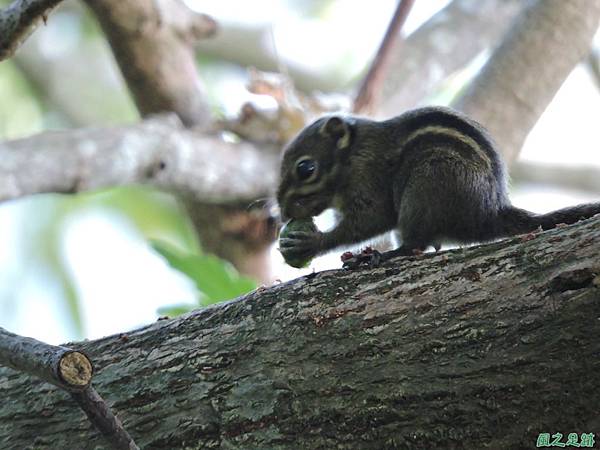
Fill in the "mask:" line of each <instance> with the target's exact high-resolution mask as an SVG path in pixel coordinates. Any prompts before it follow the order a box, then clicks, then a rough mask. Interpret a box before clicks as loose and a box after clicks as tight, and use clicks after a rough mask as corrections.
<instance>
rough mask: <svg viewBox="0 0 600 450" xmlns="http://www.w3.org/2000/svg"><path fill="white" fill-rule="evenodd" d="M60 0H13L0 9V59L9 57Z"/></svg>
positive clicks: (44, 19)
mask: <svg viewBox="0 0 600 450" xmlns="http://www.w3.org/2000/svg"><path fill="white" fill-rule="evenodd" d="M61 1H62V0H15V1H13V2H12V3H11V4H10V5H8V6H7V7H6V8H4V9H2V10H1V11H0V61H2V60H3V59H6V58H10V57H11V56H12V55H13V54H14V53H15V51H16V50H17V49H18V48H19V47H20V46H21V44H22V43H23V42H25V40H26V39H27V37H29V35H30V34H31V33H32V32H33V30H35V29H36V27H37V26H38V25H39V23H40V22H42V21H44V22H45V21H46V19H47V18H48V14H50V12H51V11H52V10H53V9H54V8H55V7H56V5H58V4H59V3H60V2H61Z"/></svg>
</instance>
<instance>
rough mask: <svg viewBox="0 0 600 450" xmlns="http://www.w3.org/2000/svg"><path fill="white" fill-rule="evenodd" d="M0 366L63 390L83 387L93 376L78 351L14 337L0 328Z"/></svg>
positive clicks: (91, 368) (89, 367)
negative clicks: (31, 376) (23, 373)
mask: <svg viewBox="0 0 600 450" xmlns="http://www.w3.org/2000/svg"><path fill="white" fill-rule="evenodd" d="M0 365H3V366H6V367H10V368H11V369H14V370H18V371H20V372H25V373H27V374H29V375H33V376H35V377H38V378H41V379H42V380H44V381H47V382H48V383H51V384H53V385H55V386H58V387H59V388H61V389H65V390H67V391H82V390H84V389H85V388H87V387H88V386H89V385H90V383H91V381H92V376H93V373H94V369H93V366H92V362H91V361H90V359H89V358H88V357H87V356H86V355H85V354H83V353H82V352H79V351H75V350H72V349H70V348H66V347H59V346H55V345H50V344H46V343H44V342H40V341H38V340H36V339H32V338H28V337H23V336H18V335H16V334H13V333H10V332H8V331H6V330H5V329H3V328H0Z"/></svg>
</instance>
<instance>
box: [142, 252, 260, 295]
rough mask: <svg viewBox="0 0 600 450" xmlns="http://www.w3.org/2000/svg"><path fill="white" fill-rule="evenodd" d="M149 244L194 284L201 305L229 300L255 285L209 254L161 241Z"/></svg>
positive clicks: (224, 262) (230, 266) (227, 264)
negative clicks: (201, 253)
mask: <svg viewBox="0 0 600 450" xmlns="http://www.w3.org/2000/svg"><path fill="white" fill-rule="evenodd" d="M152 247H153V248H154V249H155V250H156V251H157V252H158V253H160V254H161V255H162V256H163V257H164V258H165V259H166V260H167V261H168V263H169V264H170V265H171V267H173V268H174V269H177V270H179V271H180V272H182V273H184V274H185V275H187V276H188V277H189V278H190V279H191V280H192V281H193V282H194V283H195V284H196V287H197V288H198V290H199V291H200V293H201V294H202V298H201V300H200V304H201V305H203V306H206V305H210V304H213V303H218V302H221V301H224V300H229V299H232V298H235V297H238V296H240V295H242V294H245V293H247V292H249V291H251V290H252V289H254V288H256V283H255V282H254V281H253V280H251V279H250V278H246V277H243V276H241V275H240V274H239V273H238V272H237V271H236V270H235V269H234V268H233V266H232V265H231V264H229V263H228V262H226V261H223V260H222V259H220V258H217V257H216V256H213V255H200V254H194V253H183V252H181V251H179V250H177V249H175V248H174V247H173V246H171V245H169V244H166V243H165V242H160V241H152Z"/></svg>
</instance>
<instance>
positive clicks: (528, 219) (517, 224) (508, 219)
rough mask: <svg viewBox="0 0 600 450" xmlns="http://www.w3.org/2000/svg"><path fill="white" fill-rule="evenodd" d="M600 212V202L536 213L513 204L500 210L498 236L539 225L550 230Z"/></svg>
mask: <svg viewBox="0 0 600 450" xmlns="http://www.w3.org/2000/svg"><path fill="white" fill-rule="evenodd" d="M599 213H600V202H597V203H585V204H583V205H577V206H569V207H567V208H562V209H558V210H556V211H552V212H549V213H547V214H535V213H532V212H530V211H526V210H524V209H520V208H515V207H514V206H512V205H511V206H507V207H505V208H503V209H502V210H501V211H500V214H499V216H500V219H501V220H500V223H501V226H500V230H498V231H499V232H500V236H498V237H501V236H513V235H515V234H523V233H529V232H531V231H534V230H536V229H537V228H539V227H541V228H542V230H549V229H551V228H554V227H556V225H558V224H561V223H564V224H572V223H575V222H577V221H579V220H583V219H588V218H590V217H592V216H594V215H596V214H599Z"/></svg>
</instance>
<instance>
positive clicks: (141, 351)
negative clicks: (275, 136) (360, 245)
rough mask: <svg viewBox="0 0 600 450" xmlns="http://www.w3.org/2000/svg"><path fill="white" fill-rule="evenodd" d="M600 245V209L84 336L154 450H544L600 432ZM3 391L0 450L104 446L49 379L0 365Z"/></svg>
mask: <svg viewBox="0 0 600 450" xmlns="http://www.w3.org/2000/svg"><path fill="white" fill-rule="evenodd" d="M599 244H600V217H597V218H595V219H590V220H587V221H584V222H580V223H578V224H576V225H573V226H569V227H563V228H559V229H555V230H551V231H548V232H543V233H538V234H533V233H532V234H529V235H524V236H520V237H516V238H513V239H509V240H504V241H500V242H496V243H492V244H489V245H484V246H479V247H471V248H467V249H456V250H451V251H447V252H443V253H438V254H425V255H423V256H420V257H414V258H401V259H397V260H393V261H390V262H388V263H386V264H384V265H383V266H382V267H379V268H376V269H369V270H358V271H341V270H334V271H326V272H320V273H317V274H314V275H312V276H307V277H303V278H299V279H296V280H294V281H291V282H288V283H284V284H280V285H276V286H273V287H270V288H261V289H258V290H257V291H255V292H253V293H250V294H248V295H246V296H244V297H242V298H240V299H237V300H234V301H231V302H228V303H225V304H221V305H216V306H214V307H210V308H206V309H203V310H198V311H195V312H193V313H190V314H188V315H186V316H182V317H180V318H176V319H174V320H163V321H159V322H157V323H155V324H153V325H150V326H147V327H145V328H142V329H139V330H135V331H132V332H128V333H124V334H121V335H115V336H110V337H106V338H103V339H99V340H95V341H89V342H82V343H77V344H73V345H72V347H73V348H75V349H77V350H83V351H84V352H86V353H87V354H88V355H89V356H90V357H91V359H92V361H93V362H94V365H95V370H96V375H95V378H94V386H95V388H96V389H97V390H98V392H99V393H100V395H102V396H103V397H104V398H105V400H106V401H107V402H108V403H109V404H110V405H111V406H112V408H113V410H114V411H115V413H116V414H117V415H118V416H119V418H120V419H121V420H122V422H123V424H124V426H125V428H126V429H127V430H128V431H129V433H130V434H131V435H132V437H133V438H134V439H135V440H136V442H137V444H138V445H139V446H140V448H144V449H184V448H185V449H201V448H240V449H279V448H282V449H283V448H290V449H299V448H301V449H318V448H319V449H321V448H324V449H333V448H337V449H390V448H402V449H433V448H443V449H452V448H468V449H479V448H494V449H509V448H510V449H512V448H535V445H536V439H537V436H538V434H539V433H551V434H553V433H556V432H561V433H563V434H564V435H565V436H566V435H567V433H571V432H573V433H591V432H594V433H596V435H598V432H599V431H600V414H598V405H599V404H600V389H598V386H599V384H600V375H599V374H600V358H599V357H598V356H599V355H600V276H599V274H600V253H599V252H598V248H599V247H598V246H599ZM115 313H118V312H115ZM0 399H2V401H0V448H3V449H19V450H22V449H27V448H30V449H33V448H35V449H36V450H41V449H81V448H86V449H92V448H107V446H106V444H105V443H104V442H103V440H102V438H101V437H100V436H99V435H98V433H97V432H96V431H95V430H93V429H92V428H91V426H90V424H89V423H88V422H87V420H86V419H85V417H84V415H83V413H82V412H81V411H80V410H78V408H77V406H76V405H75V403H74V402H73V401H72V400H71V399H70V398H69V397H68V396H67V394H65V393H64V392H62V391H60V390H58V389H57V388H55V387H53V386H51V385H48V384H46V383H43V382H41V381H39V380H36V379H33V378H30V377H27V376H25V375H22V374H19V373H16V372H14V371H12V370H10V369H0Z"/></svg>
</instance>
